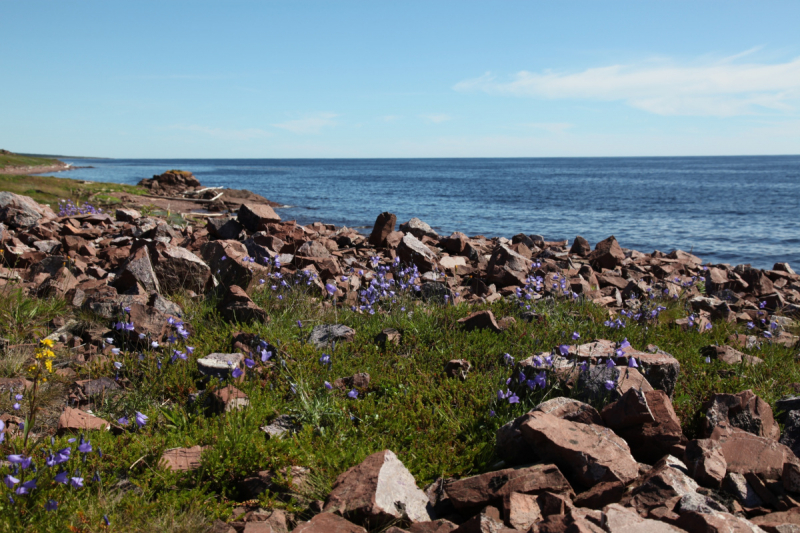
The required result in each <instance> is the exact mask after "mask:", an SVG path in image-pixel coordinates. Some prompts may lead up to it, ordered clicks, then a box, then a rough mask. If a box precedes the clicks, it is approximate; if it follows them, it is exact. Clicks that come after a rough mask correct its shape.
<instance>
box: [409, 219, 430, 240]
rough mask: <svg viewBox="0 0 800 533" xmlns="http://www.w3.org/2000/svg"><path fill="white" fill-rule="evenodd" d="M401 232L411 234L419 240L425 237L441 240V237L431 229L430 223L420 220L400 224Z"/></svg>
mask: <svg viewBox="0 0 800 533" xmlns="http://www.w3.org/2000/svg"><path fill="white" fill-rule="evenodd" d="M400 231H402V232H403V233H410V234H412V235H413V236H414V237H416V238H417V239H422V238H423V237H431V238H433V239H437V238H439V235H438V234H437V233H436V232H435V231H433V229H431V227H430V225H429V224H428V223H426V222H423V221H421V220H420V219H418V218H412V219H411V220H409V221H408V222H406V223H404V224H400Z"/></svg>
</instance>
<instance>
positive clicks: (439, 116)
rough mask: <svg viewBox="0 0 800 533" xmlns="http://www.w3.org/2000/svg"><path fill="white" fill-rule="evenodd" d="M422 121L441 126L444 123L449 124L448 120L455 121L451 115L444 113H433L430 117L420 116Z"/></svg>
mask: <svg viewBox="0 0 800 533" xmlns="http://www.w3.org/2000/svg"><path fill="white" fill-rule="evenodd" d="M419 117H420V118H421V119H424V120H425V121H426V122H432V123H434V124H441V123H442V122H447V121H448V120H453V117H451V116H450V115H446V114H444V113H433V114H430V115H420V116H419Z"/></svg>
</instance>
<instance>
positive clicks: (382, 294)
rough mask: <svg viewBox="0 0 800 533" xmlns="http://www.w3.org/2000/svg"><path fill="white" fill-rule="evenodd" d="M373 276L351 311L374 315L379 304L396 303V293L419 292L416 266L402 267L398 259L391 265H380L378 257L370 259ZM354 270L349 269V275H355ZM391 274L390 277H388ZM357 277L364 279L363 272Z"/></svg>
mask: <svg viewBox="0 0 800 533" xmlns="http://www.w3.org/2000/svg"><path fill="white" fill-rule="evenodd" d="M371 262H372V267H373V268H374V269H375V276H374V277H373V278H372V279H370V280H369V283H367V287H366V288H365V289H363V290H361V291H360V292H359V298H358V301H359V305H353V306H352V307H351V309H352V310H353V311H360V312H366V313H369V314H371V315H372V314H375V309H376V307H379V306H380V304H381V302H385V303H389V302H390V303H397V294H398V292H401V291H402V292H408V291H412V290H413V291H419V290H420V288H419V285H418V281H419V279H420V274H419V270H418V269H417V266H416V265H411V266H408V267H406V266H403V265H401V264H400V258H399V257H398V258H395V260H394V262H393V263H392V264H391V265H381V264H380V257H378V256H374V257H372V258H371ZM355 274H356V272H355V269H353V268H351V269H350V275H355ZM390 274H391V276H390ZM357 275H358V276H361V277H362V278H363V277H364V271H363V270H359V271H358V273H357Z"/></svg>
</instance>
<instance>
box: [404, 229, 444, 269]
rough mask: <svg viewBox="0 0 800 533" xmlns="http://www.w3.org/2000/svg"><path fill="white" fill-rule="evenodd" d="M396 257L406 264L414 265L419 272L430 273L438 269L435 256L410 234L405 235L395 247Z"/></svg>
mask: <svg viewBox="0 0 800 533" xmlns="http://www.w3.org/2000/svg"><path fill="white" fill-rule="evenodd" d="M397 256H398V257H400V260H401V261H403V262H404V263H406V264H409V265H411V264H413V265H416V266H417V268H418V269H419V271H420V272H422V273H425V272H430V271H431V270H434V269H436V268H437V267H438V263H437V261H436V254H435V253H433V250H431V249H430V248H428V247H427V246H425V245H424V244H423V243H422V241H420V240H419V239H417V238H416V237H414V235H412V234H411V233H406V234H405V235H404V236H403V239H402V240H401V241H400V244H398V245H397Z"/></svg>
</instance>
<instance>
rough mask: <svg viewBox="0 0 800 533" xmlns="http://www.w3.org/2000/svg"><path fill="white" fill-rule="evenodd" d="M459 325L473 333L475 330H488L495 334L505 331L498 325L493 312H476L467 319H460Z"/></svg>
mask: <svg viewBox="0 0 800 533" xmlns="http://www.w3.org/2000/svg"><path fill="white" fill-rule="evenodd" d="M458 323H459V324H460V325H461V327H462V328H464V330H465V331H472V330H475V329H488V330H490V331H494V332H495V333H500V332H501V331H503V330H502V329H501V328H500V326H498V325H497V320H495V318H494V313H492V312H491V311H476V312H474V313H472V314H471V315H469V316H467V317H464V318H461V319H459V320H458Z"/></svg>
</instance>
